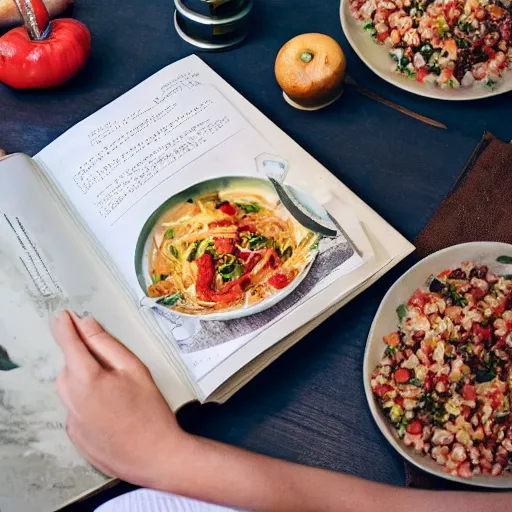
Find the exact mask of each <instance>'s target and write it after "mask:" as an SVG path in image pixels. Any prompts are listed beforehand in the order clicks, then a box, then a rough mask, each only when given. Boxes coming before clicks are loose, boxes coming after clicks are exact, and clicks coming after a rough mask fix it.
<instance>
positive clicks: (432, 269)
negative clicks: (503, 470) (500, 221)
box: [363, 242, 512, 489]
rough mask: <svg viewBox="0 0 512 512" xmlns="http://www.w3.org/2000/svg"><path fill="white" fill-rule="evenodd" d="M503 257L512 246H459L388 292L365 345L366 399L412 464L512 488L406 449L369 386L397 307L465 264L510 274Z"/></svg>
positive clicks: (502, 479)
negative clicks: (464, 473)
mask: <svg viewBox="0 0 512 512" xmlns="http://www.w3.org/2000/svg"><path fill="white" fill-rule="evenodd" d="M501 255H511V256H512V245H509V244H503V243H498V242H472V243H466V244H460V245H455V246H453V247H448V248H447V249H443V250H442V251H439V252H436V253H434V254H432V255H430V256H428V257H426V258H425V259H423V260H421V261H420V262H419V263H417V264H416V265H415V266H414V267H412V268H411V269H410V270H409V271H408V272H406V273H405V274H404V275H403V276H402V277H401V278H400V279H399V280H398V281H397V282H396V283H395V284H394V285H393V286H392V287H391V288H390V289H389V291H388V293H386V295H385V297H384V299H382V302H381V304H380V307H379V309H378V311H377V314H376V315H375V318H374V320H373V323H372V326H371V329H370V334H369V335H368V340H367V343H366V351H365V355H364V365H363V378H364V389H365V393H366V399H367V400H368V404H369V405H370V410H371V412H372V415H373V417H374V419H375V421H376V423H377V425H378V427H379V429H380V430H381V432H382V433H383V434H384V436H385V437H386V439H387V440H388V441H389V442H390V443H391V445H392V446H393V447H394V448H395V449H396V450H397V451H398V453H399V454H400V455H402V457H404V458H405V459H407V460H408V461H409V462H410V463H412V464H414V465H415V466H417V467H418V468H420V469H422V470H424V471H426V472H428V473H431V474H433V475H435V476H438V477H441V478H446V479H448V480H453V481H456V482H460V483H464V484H471V485H477V486H481V487H495V488H501V489H512V474H507V475H502V476H498V477H491V476H485V475H479V476H475V477H473V478H471V479H466V478H460V477H454V476H451V475H448V474H447V473H445V472H444V470H443V468H442V467H441V466H439V465H438V464H436V463H435V462H434V461H433V460H432V459H431V458H430V457H424V456H422V455H418V454H416V453H415V452H414V450H413V449H411V448H407V447H406V446H405V445H404V444H403V443H402V441H401V440H400V439H399V438H398V435H397V434H396V432H395V429H394V428H393V426H392V425H391V424H390V423H389V422H388V420H387V419H386V417H385V416H384V414H383V413H382V411H381V410H380V408H379V406H378V404H377V401H376V400H375V398H374V396H373V393H372V389H371V385H370V378H371V375H372V373H373V370H374V369H375V367H376V366H377V364H378V363H379V361H380V360H381V358H382V356H383V355H384V350H385V348H386V345H385V344H384V343H383V341H382V338H383V337H384V336H385V335H386V334H389V333H390V332H393V331H396V329H397V314H396V308H397V307H398V306H399V305H400V304H404V303H406V302H407V301H408V300H409V298H410V297H411V295H412V294H413V292H414V290H416V288H419V287H420V286H422V285H423V284H424V283H425V282H426V280H427V279H428V277H429V276H430V275H431V274H439V273H440V272H442V271H443V270H446V269H449V268H456V267H457V266H459V265H460V263H461V262H463V261H476V262H478V263H481V264H484V265H487V266H488V267H489V269H490V270H491V271H492V272H496V273H500V274H505V273H506V274H509V273H511V269H512V265H502V264H499V263H497V262H496V258H497V257H498V256H501Z"/></svg>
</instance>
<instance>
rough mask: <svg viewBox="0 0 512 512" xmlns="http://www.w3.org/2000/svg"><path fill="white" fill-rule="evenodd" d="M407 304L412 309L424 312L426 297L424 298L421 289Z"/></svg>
mask: <svg viewBox="0 0 512 512" xmlns="http://www.w3.org/2000/svg"><path fill="white" fill-rule="evenodd" d="M407 304H408V305H409V306H411V307H414V308H419V309H421V311H423V306H424V305H425V297H424V296H423V293H422V292H421V290H420V289H418V290H416V291H415V292H414V293H413V295H412V297H411V298H410V299H409V302H408V303H407Z"/></svg>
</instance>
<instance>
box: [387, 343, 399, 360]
mask: <svg viewBox="0 0 512 512" xmlns="http://www.w3.org/2000/svg"><path fill="white" fill-rule="evenodd" d="M397 352H398V346H396V347H392V346H391V345H388V346H387V347H386V350H385V351H384V354H386V355H387V356H388V357H394V355H395V354H396V353H397Z"/></svg>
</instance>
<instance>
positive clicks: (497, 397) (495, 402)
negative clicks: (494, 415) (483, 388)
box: [491, 393, 501, 409]
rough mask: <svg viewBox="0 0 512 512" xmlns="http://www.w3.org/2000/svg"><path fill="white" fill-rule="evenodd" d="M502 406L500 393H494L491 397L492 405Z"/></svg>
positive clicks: (494, 406)
mask: <svg viewBox="0 0 512 512" xmlns="http://www.w3.org/2000/svg"><path fill="white" fill-rule="evenodd" d="M500 406H501V396H500V394H499V393H494V394H493V395H492V397H491V407H492V408H493V409H497V408H498V407H500Z"/></svg>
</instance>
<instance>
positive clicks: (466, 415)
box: [462, 405, 471, 421]
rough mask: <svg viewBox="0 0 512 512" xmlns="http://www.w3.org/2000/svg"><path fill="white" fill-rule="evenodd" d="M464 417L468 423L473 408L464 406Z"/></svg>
mask: <svg viewBox="0 0 512 512" xmlns="http://www.w3.org/2000/svg"><path fill="white" fill-rule="evenodd" d="M462 416H464V419H465V420H466V421H467V420H469V417H470V416H471V407H468V406H467V405H463V406H462Z"/></svg>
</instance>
